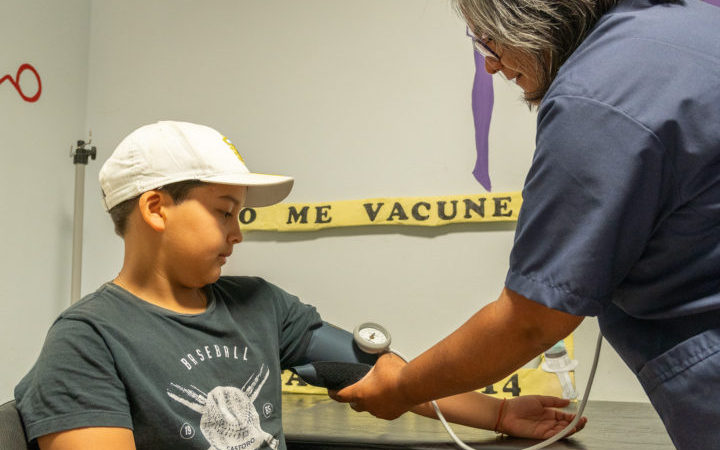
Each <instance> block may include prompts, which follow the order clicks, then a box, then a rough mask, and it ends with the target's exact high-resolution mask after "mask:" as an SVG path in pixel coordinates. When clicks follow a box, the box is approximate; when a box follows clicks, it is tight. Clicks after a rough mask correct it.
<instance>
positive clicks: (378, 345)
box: [353, 322, 602, 450]
mask: <svg viewBox="0 0 720 450" xmlns="http://www.w3.org/2000/svg"><path fill="white" fill-rule="evenodd" d="M353 339H354V341H355V344H357V346H358V347H359V348H360V349H361V350H362V351H364V352H365V353H370V354H381V353H388V352H389V353H393V354H395V355H397V356H398V357H400V359H402V360H403V361H405V362H408V359H407V358H405V357H404V356H403V355H402V354H400V353H399V352H398V351H396V350H394V349H392V348H390V343H391V341H392V338H391V336H390V332H388V330H387V329H386V328H385V327H383V326H382V325H379V324H377V323H374V322H364V323H361V324H360V325H358V326H357V327H355V329H354V330H353ZM601 346H602V334H600V333H598V338H597V343H596V345H595V357H594V358H593V363H592V367H591V369H590V375H589V377H588V383H587V387H586V388H585V394H584V395H583V399H582V401H581V402H580V405H579V406H578V409H577V412H576V414H575V418H574V419H573V420H572V421H571V422H570V423H569V424H568V426H567V427H565V428H564V429H563V430H562V431H560V432H559V433H557V434H556V435H554V436H552V437H550V438H548V439H546V440H544V441H542V442H539V443H537V444H535V445H533V446H531V447H527V448H526V449H525V450H538V449H541V448H545V447H547V446H548V445H550V444H552V443H553V442H557V441H559V440H560V439H562V438H564V437H565V436H567V435H568V434H569V433H570V432H571V431H572V430H573V428H575V425H577V423H578V421H579V420H580V418H581V417H582V413H583V411H584V410H585V405H586V404H587V400H588V397H589V395H590V388H591V387H592V383H593V380H594V379H595V371H596V369H597V364H598V360H599V357H600V347H601ZM430 403H431V404H432V406H433V409H434V410H435V414H437V417H438V419H439V420H440V422H441V423H442V424H443V427H445V430H446V431H447V433H448V434H449V435H450V437H451V438H452V440H453V441H454V442H455V444H456V445H457V446H458V447H460V448H462V449H464V450H475V449H474V448H472V447H470V446H469V445H467V444H465V443H464V442H463V441H462V440H461V439H460V438H459V437H457V435H456V434H455V432H454V431H453V430H452V428H451V427H450V424H449V423H448V422H447V420H445V416H443V414H442V412H441V411H440V408H439V407H438V405H437V402H435V400H432V401H431V402H430Z"/></svg>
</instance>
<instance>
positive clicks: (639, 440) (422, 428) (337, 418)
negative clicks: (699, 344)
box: [283, 394, 675, 450]
mask: <svg viewBox="0 0 720 450" xmlns="http://www.w3.org/2000/svg"><path fill="white" fill-rule="evenodd" d="M570 409H572V406H571V408H570ZM584 415H585V416H586V417H587V418H588V424H587V425H586V426H585V429H583V430H582V431H581V432H579V433H577V434H575V435H573V436H571V437H570V438H567V439H564V440H562V441H560V442H556V443H554V444H552V445H550V446H549V447H546V448H548V449H556V450H557V449H575V450H581V449H593V450H594V449H602V450H605V449H607V450H625V449H632V450H645V449H647V450H650V449H652V450H664V449H674V448H675V447H674V446H673V445H672V442H671V441H670V438H669V437H668V434H667V432H666V431H665V428H664V427H663V425H662V422H661V421H660V418H659V417H658V415H657V413H656V412H655V410H654V409H653V408H652V406H651V405H649V404H647V403H629V402H628V403H625V402H601V401H590V402H588V404H587V407H586V408H585V412H584ZM283 426H284V429H285V437H286V441H287V444H288V449H289V450H310V449H314V450H318V449H320V450H330V449H345V450H360V449H374V448H380V449H382V448H386V449H392V448H405V449H417V450H426V449H453V448H457V447H456V446H455V445H454V444H453V442H452V440H451V438H450V437H449V436H448V434H447V432H446V431H445V429H444V428H443V427H442V425H441V424H440V422H439V421H437V420H433V419H428V418H426V417H421V416H418V415H416V414H405V415H403V416H401V417H399V418H398V419H395V420H393V421H385V420H380V419H376V418H375V417H373V416H371V415H370V414H368V413H357V412H355V411H353V410H352V409H351V408H350V407H349V406H347V405H345V404H341V403H337V402H335V401H333V400H331V399H329V398H328V397H325V396H324V395H311V394H284V395H283ZM453 430H454V431H455V433H456V434H457V435H458V436H459V437H460V439H462V440H463V441H465V443H466V444H468V445H470V446H471V447H473V448H478V449H523V448H526V447H529V446H531V445H534V444H536V443H538V442H539V441H534V440H529V439H515V438H509V437H499V436H497V435H496V434H495V433H494V432H492V431H486V430H478V429H475V428H468V427H463V426H459V425H453Z"/></svg>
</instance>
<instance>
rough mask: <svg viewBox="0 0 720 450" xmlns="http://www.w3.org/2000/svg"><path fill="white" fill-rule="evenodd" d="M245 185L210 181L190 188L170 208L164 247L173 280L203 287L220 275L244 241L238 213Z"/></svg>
mask: <svg viewBox="0 0 720 450" xmlns="http://www.w3.org/2000/svg"><path fill="white" fill-rule="evenodd" d="M246 189H247V188H246V187H245V186H231V185H223V184H207V185H203V186H199V187H196V188H194V189H192V190H191V191H190V193H189V194H188V195H187V197H186V198H185V200H183V201H182V202H180V203H178V204H174V203H172V204H170V205H169V206H167V208H166V209H165V211H166V222H165V223H166V228H165V232H164V233H163V241H164V242H163V247H164V250H165V251H166V254H167V261H166V270H167V272H168V273H167V276H168V277H170V279H171V280H174V281H175V282H177V283H179V284H181V285H182V286H183V287H202V286H205V285H206V284H209V283H214V282H215V281H217V279H218V278H219V277H220V272H221V267H222V265H223V264H225V262H226V260H227V258H228V257H229V256H230V254H231V253H232V249H233V246H234V245H235V244H237V243H239V242H241V241H242V233H241V232H240V223H239V220H238V217H239V215H240V209H241V208H242V206H243V204H244V202H245V192H246Z"/></svg>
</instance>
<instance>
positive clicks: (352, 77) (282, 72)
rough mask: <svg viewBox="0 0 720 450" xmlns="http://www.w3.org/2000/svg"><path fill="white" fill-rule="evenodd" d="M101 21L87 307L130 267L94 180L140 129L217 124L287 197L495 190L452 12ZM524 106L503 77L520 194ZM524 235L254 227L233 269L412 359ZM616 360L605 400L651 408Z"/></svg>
mask: <svg viewBox="0 0 720 450" xmlns="http://www.w3.org/2000/svg"><path fill="white" fill-rule="evenodd" d="M90 22H91V30H90V40H89V42H90V56H89V66H88V67H89V69H88V73H89V77H88V83H87V114H86V117H87V122H86V126H85V128H92V130H93V135H94V137H95V142H96V143H97V145H98V147H99V151H100V156H99V161H96V162H93V163H91V164H90V166H89V167H88V176H87V183H88V185H87V193H86V222H85V254H84V259H85V266H84V271H83V293H84V294H85V293H89V292H91V291H92V290H94V289H95V288H96V287H97V286H98V285H99V284H100V283H102V282H104V281H107V280H109V279H111V278H112V277H114V275H115V274H116V273H117V271H118V270H119V267H120V262H121V257H122V245H121V241H120V239H119V238H117V237H115V236H114V234H113V233H112V226H111V224H110V220H109V218H108V217H107V214H106V213H105V212H104V211H103V210H102V206H101V204H100V200H99V194H98V193H99V187H98V185H97V181H96V177H97V173H98V171H99V168H100V166H101V164H102V161H104V160H105V159H106V158H107V157H108V155H109V153H110V152H111V151H112V148H113V147H114V146H115V145H116V144H117V142H118V141H119V140H120V139H121V138H122V137H123V136H124V135H125V134H127V133H128V132H129V131H130V130H132V129H133V128H135V127H137V126H140V125H142V124H144V123H148V122H152V121H156V120H160V119H178V120H189V121H196V122H200V123H205V124H208V125H211V126H214V127H216V128H218V129H219V130H221V131H222V132H223V133H225V134H227V135H228V136H229V137H230V138H231V139H232V140H233V142H234V143H235V144H236V146H237V147H238V148H239V149H240V151H241V153H242V154H243V156H244V158H245V160H246V162H248V165H249V166H250V168H251V169H252V170H255V171H260V172H271V173H284V174H289V175H293V176H295V177H296V187H295V189H294V191H293V193H292V194H291V197H290V198H289V199H288V201H332V200H345V199H361V198H370V197H379V196H421V195H444V194H447V195H450V194H469V193H474V192H483V189H482V187H481V186H480V185H479V184H478V183H477V182H476V181H475V180H474V178H473V177H472V174H471V170H472V168H473V165H474V161H475V152H474V141H473V129H472V116H471V111H470V89H471V86H472V77H473V73H474V66H473V58H472V49H471V45H470V43H469V41H468V39H467V37H465V27H464V25H463V23H462V22H461V21H460V20H459V19H458V18H457V17H456V15H455V13H454V12H453V11H452V10H451V8H450V6H449V4H448V3H446V2H445V1H437V0H425V1H419V0H394V1H392V2H388V1H386V0H365V1H362V2H356V1H355V2H351V1H346V0H302V1H298V0H265V1H247V0H245V1H238V0H214V1H210V2H195V1H178V0H152V1H146V0H125V1H107V0H105V1H102V0H95V1H93V2H92V14H91V20H90ZM519 95H520V92H519V91H518V89H517V88H516V87H515V86H511V85H509V84H508V83H507V82H504V81H501V80H495V96H496V107H495V111H494V117H493V124H492V129H491V137H490V138H491V141H490V146H491V154H490V167H491V178H492V181H493V191H495V192H503V191H517V190H520V189H521V187H522V182H523V178H524V174H525V171H526V170H527V168H528V166H529V164H530V159H531V156H532V150H533V141H534V131H533V130H534V120H535V116H534V114H533V113H530V112H528V110H527V108H526V107H525V106H524V105H523V104H522V103H521V102H519V101H518V98H519ZM67 198H68V199H70V198H71V194H70V193H68V197H67ZM68 201H69V200H68ZM55 226H57V225H55ZM512 235H513V226H512V225H508V224H500V225H498V224H493V225H483V224H481V225H457V226H452V227H447V228H438V229H417V228H414V229H400V228H350V229H334V230H326V231H322V232H316V233H289V234H279V233H269V232H251V233H247V234H246V236H245V242H243V243H242V244H241V245H240V246H239V247H238V248H237V249H236V250H235V252H234V254H233V257H232V259H231V261H230V262H229V264H228V265H227V266H226V271H225V273H226V274H253V275H260V276H263V277H266V278H267V279H269V280H271V281H273V282H275V283H276V284H278V285H280V286H282V287H284V288H285V289H287V290H288V291H290V292H293V293H295V294H298V295H300V296H301V297H302V298H303V299H304V300H305V301H306V302H308V303H312V304H315V305H316V306H317V307H318V308H319V310H320V311H321V312H322V313H323V315H324V317H325V318H326V319H327V320H329V321H331V322H334V323H336V324H338V325H341V326H344V327H347V328H352V327H353V326H354V325H355V324H357V323H358V322H359V321H361V320H375V321H379V322H382V323H384V324H385V325H386V326H387V327H388V328H389V329H390V330H391V331H392V332H393V337H394V341H395V346H396V347H397V348H398V349H400V350H404V351H405V352H406V353H408V354H410V355H416V354H418V353H419V352H421V351H422V350H423V349H425V348H427V347H429V346H430V345H432V344H433V343H434V342H436V341H437V340H439V339H441V338H442V337H444V336H445V335H447V334H448V333H450V332H451V331H452V330H453V329H455V328H456V327H457V326H458V325H460V324H461V323H462V322H463V321H464V320H466V319H467V318H468V317H469V316H470V315H471V314H472V313H473V312H475V311H476V310H477V309H478V308H480V307H481V306H482V305H484V304H485V303H487V302H488V301H491V300H493V299H494V298H496V296H497V294H498V293H499V291H500V289H501V288H502V284H503V280H504V276H505V271H506V270H507V260H508V255H509V250H510V247H511V245H512ZM67 246H68V247H69V244H67ZM30 264H31V263H30V261H27V262H26V263H25V265H26V267H28V266H30ZM68 273H69V272H68ZM58 277H60V275H58ZM43 325H46V323H44V324H43ZM595 330H596V327H595V325H594V323H593V321H591V320H589V321H587V323H586V324H584V325H583V326H582V327H581V329H580V330H579V331H578V333H577V335H576V336H577V341H578V342H577V344H578V347H579V348H578V354H579V355H578V356H580V359H581V369H580V371H579V378H580V382H579V385H580V386H581V387H582V386H584V381H583V380H584V378H585V377H586V373H587V372H586V368H587V367H588V366H589V364H590V353H591V352H592V346H593V343H594V336H593V334H594V332H595ZM26 351H27V352H28V353H29V354H33V355H34V354H35V353H36V351H37V344H36V343H32V344H31V345H27V348H26ZM605 355H608V356H607V357H605V360H604V361H603V362H601V370H602V368H607V369H608V370H607V371H606V372H605V373H603V376H602V377H601V379H599V380H598V382H597V383H596V385H595V386H596V387H595V391H594V395H593V398H597V399H612V400H637V401H646V397H645V396H644V394H643V393H642V391H641V390H640V388H639V386H638V385H637V382H636V381H635V380H634V377H633V376H632V375H631V374H630V372H629V370H628V369H627V368H625V367H624V365H622V363H620V362H619V361H617V357H616V356H614V353H612V351H609V350H606V353H605ZM619 386H622V389H618V387H619Z"/></svg>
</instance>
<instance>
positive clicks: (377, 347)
mask: <svg viewBox="0 0 720 450" xmlns="http://www.w3.org/2000/svg"><path fill="white" fill-rule="evenodd" d="M353 337H354V338H355V343H356V344H357V345H358V347H360V349H361V350H362V351H364V352H365V353H383V352H385V351H387V350H388V349H389V348H390V333H388V331H387V330H386V329H385V328H384V327H383V326H382V325H378V324H376V323H372V322H365V323H362V324H360V325H358V326H357V327H356V328H355V331H354V332H353Z"/></svg>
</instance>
